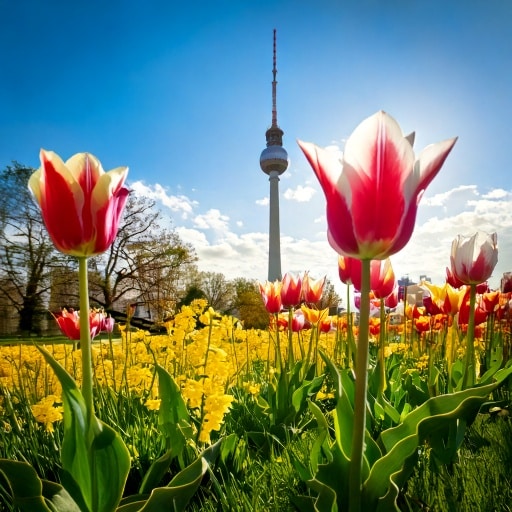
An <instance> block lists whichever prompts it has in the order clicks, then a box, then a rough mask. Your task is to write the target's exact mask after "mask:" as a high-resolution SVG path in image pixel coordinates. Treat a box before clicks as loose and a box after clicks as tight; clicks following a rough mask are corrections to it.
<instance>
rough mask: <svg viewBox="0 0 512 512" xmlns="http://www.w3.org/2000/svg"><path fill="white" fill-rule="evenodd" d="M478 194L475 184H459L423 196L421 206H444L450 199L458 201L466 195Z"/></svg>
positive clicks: (464, 198) (465, 197)
mask: <svg viewBox="0 0 512 512" xmlns="http://www.w3.org/2000/svg"><path fill="white" fill-rule="evenodd" d="M471 194H473V195H478V191H477V187H476V185H461V186H460V187H456V188H453V189H452V190H448V191H447V192H442V193H440V194H435V195H434V196H431V197H423V198H422V199H421V204H422V205H423V206H446V205H447V204H448V203H450V202H451V201H459V200H460V198H462V199H463V200H466V199H467V197H468V195H471Z"/></svg>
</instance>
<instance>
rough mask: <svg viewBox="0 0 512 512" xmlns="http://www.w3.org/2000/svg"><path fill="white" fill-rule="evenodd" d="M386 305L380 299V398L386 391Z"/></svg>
mask: <svg viewBox="0 0 512 512" xmlns="http://www.w3.org/2000/svg"><path fill="white" fill-rule="evenodd" d="M385 328H386V305H385V304H384V299H380V332H379V390H378V397H379V398H380V397H381V396H382V395H383V394H384V391H386V388H387V387H388V386H387V382H386V358H385V355H384V351H385V345H386V337H385V335H386V330H385Z"/></svg>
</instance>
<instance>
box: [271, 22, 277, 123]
mask: <svg viewBox="0 0 512 512" xmlns="http://www.w3.org/2000/svg"><path fill="white" fill-rule="evenodd" d="M276 75H277V49H276V29H274V59H273V68H272V76H273V77H274V79H273V80H272V127H277V80H276Z"/></svg>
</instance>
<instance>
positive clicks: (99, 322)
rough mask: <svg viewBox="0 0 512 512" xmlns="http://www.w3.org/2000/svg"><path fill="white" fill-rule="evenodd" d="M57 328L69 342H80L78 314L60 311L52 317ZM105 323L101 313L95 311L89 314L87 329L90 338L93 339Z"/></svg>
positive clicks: (70, 311) (65, 310) (76, 312)
mask: <svg viewBox="0 0 512 512" xmlns="http://www.w3.org/2000/svg"><path fill="white" fill-rule="evenodd" d="M53 316H54V318H55V320H56V321H57V323H58V324H59V328H60V330H61V332H62V334H64V335H65V336H67V337H68V338H69V339H70V340H80V314H79V312H78V311H75V310H73V309H69V310H68V309H66V308H64V309H62V311H61V312H60V314H56V315H53ZM104 322H105V316H104V314H103V313H101V312H99V311H95V310H91V311H90V312H89V329H90V333H91V338H94V337H95V336H96V335H98V334H99V333H100V331H101V330H102V326H103V325H104Z"/></svg>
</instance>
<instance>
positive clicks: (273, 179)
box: [260, 29, 288, 281]
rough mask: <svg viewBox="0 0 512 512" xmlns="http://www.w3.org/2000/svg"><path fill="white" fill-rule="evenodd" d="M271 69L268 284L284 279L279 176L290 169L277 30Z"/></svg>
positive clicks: (266, 163)
mask: <svg viewBox="0 0 512 512" xmlns="http://www.w3.org/2000/svg"><path fill="white" fill-rule="evenodd" d="M273 62H274V65H273V69H272V75H273V80H272V125H271V126H270V128H269V129H268V130H267V131H266V133H265V137H266V139H267V147H266V148H265V149H264V150H263V151H262V152H261V156H260V167H261V170H262V171H263V172H264V173H265V174H268V176H269V178H268V180H269V181H270V220H269V233H268V234H269V237H268V280H269V281H275V280H276V279H278V280H280V279H281V277H282V276H281V234H280V231H279V176H280V175H281V174H283V172H284V171H286V169H287V168H288V153H287V152H286V149H284V148H283V134H284V132H283V130H281V128H279V126H278V125H277V107H276V92H277V91H276V89H277V81H276V75H277V69H276V29H274V60H273Z"/></svg>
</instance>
